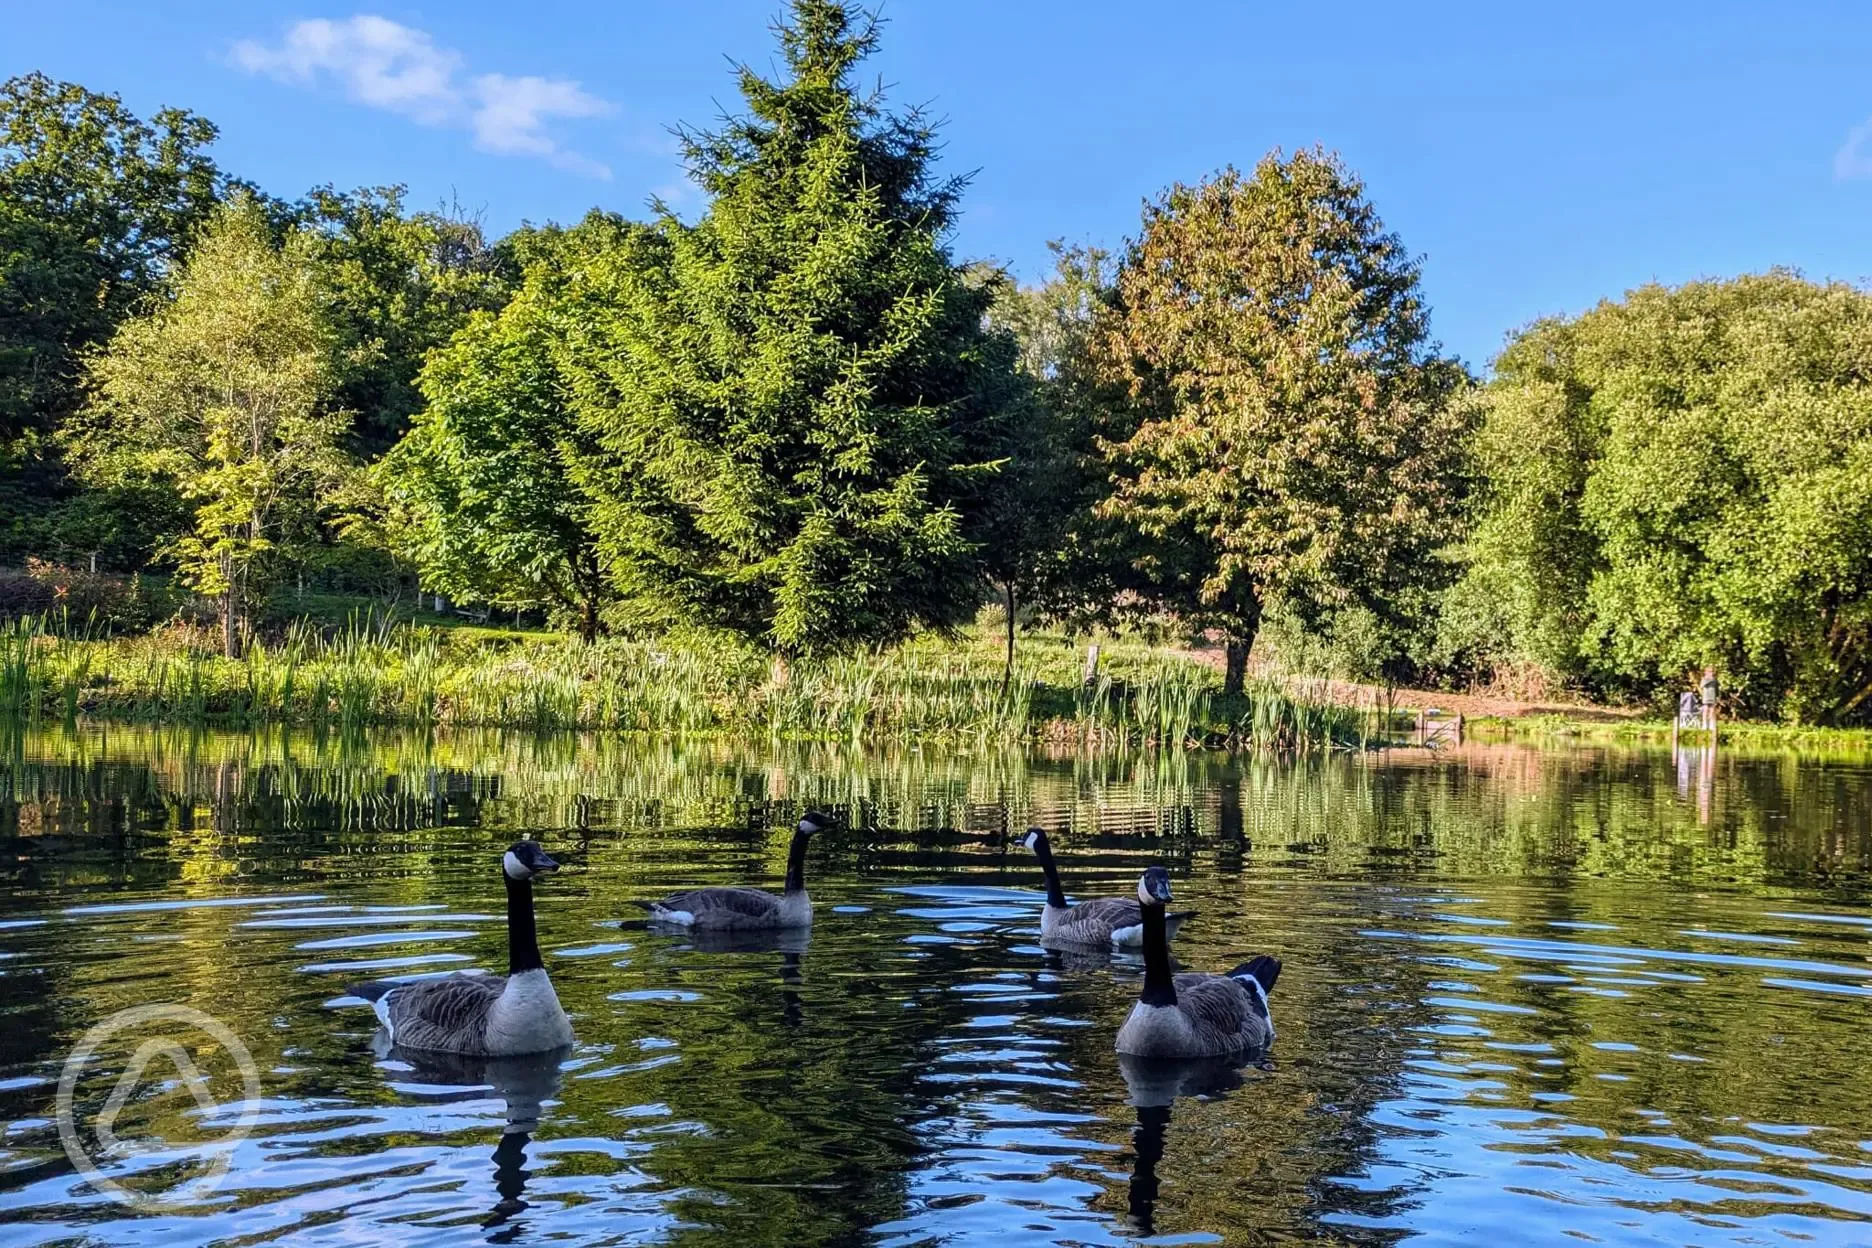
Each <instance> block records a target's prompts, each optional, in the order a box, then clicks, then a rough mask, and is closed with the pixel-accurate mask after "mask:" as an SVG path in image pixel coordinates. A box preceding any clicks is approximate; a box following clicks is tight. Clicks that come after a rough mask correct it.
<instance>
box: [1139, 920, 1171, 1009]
mask: <svg viewBox="0 0 1872 1248" xmlns="http://www.w3.org/2000/svg"><path fill="white" fill-rule="evenodd" d="M1138 909H1139V910H1140V911H1142V912H1143V916H1144V991H1143V992H1141V993H1139V994H1138V1000H1140V1001H1142V1002H1143V1003H1144V1004H1145V1005H1175V1004H1176V1003H1177V995H1176V980H1175V979H1173V978H1172V977H1171V975H1170V936H1169V933H1168V932H1167V931H1166V930H1165V928H1164V907H1163V903H1162V902H1161V901H1160V902H1157V903H1156V904H1155V905H1148V906H1139V907H1138Z"/></svg>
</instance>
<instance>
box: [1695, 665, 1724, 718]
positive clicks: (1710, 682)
mask: <svg viewBox="0 0 1872 1248" xmlns="http://www.w3.org/2000/svg"><path fill="white" fill-rule="evenodd" d="M1697 692H1698V694H1699V696H1700V700H1701V701H1702V703H1703V731H1704V732H1708V733H1714V732H1715V731H1716V700H1717V698H1718V697H1719V696H1720V695H1721V693H1722V690H1721V689H1720V688H1719V687H1718V686H1717V684H1716V669H1715V668H1714V667H1705V668H1704V669H1703V683H1702V684H1701V685H1700V686H1699V687H1698V690H1697Z"/></svg>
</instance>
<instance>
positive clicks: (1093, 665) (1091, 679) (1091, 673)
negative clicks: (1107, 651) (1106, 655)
mask: <svg viewBox="0 0 1872 1248" xmlns="http://www.w3.org/2000/svg"><path fill="white" fill-rule="evenodd" d="M1098 664H1099V648H1098V642H1096V641H1095V642H1093V643H1092V644H1091V645H1089V646H1087V647H1086V661H1085V675H1084V676H1081V677H1080V678H1079V683H1080V684H1082V685H1091V684H1093V683H1095V682H1096V681H1097V680H1098Z"/></svg>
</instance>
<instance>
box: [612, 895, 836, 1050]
mask: <svg viewBox="0 0 1872 1248" xmlns="http://www.w3.org/2000/svg"><path fill="white" fill-rule="evenodd" d="M619 926H620V927H622V926H624V925H623V924H619ZM648 930H649V931H651V932H657V933H661V932H667V931H668V930H669V929H668V928H667V927H666V926H665V925H663V924H659V923H656V922H654V921H652V922H651V923H650V924H649V925H648ZM811 944H812V929H811V928H810V927H794V928H729V929H726V930H718V931H709V930H706V929H690V930H683V931H682V944H680V945H678V946H677V948H679V949H688V950H693V951H694V952H696V953H778V954H779V955H780V1005H781V1020H782V1021H783V1022H785V1023H786V1025H787V1026H789V1027H797V1026H799V1024H800V1018H801V1016H802V1013H803V1011H802V1009H801V1006H800V994H799V986H800V981H801V975H800V970H801V968H802V967H803V966H804V965H805V962H806V950H807V948H808V947H809V946H811Z"/></svg>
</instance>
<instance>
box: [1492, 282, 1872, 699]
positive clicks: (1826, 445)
mask: <svg viewBox="0 0 1872 1248" xmlns="http://www.w3.org/2000/svg"><path fill="white" fill-rule="evenodd" d="M1495 367H1496V377H1495V380H1494V382H1493V383H1492V384H1491V385H1490V386H1489V387H1488V389H1487V391H1486V400H1487V424H1486V426H1485V430H1484V435H1483V440H1482V446H1483V448H1484V454H1485V456H1486V462H1487V468H1488V472H1489V493H1488V496H1487V503H1486V507H1485V510H1484V513H1483V519H1482V522H1481V525H1480V526H1479V528H1478V531H1477V535H1476V539H1475V542H1474V547H1473V552H1472V554H1473V564H1472V567H1471V570H1470V571H1469V573H1468V575H1467V577H1466V579H1465V582H1464V585H1463V586H1462V587H1461V595H1460V600H1462V601H1473V600H1474V599H1476V598H1478V597H1480V596H1482V595H1484V594H1493V595H1495V596H1496V597H1497V598H1498V599H1499V600H1500V601H1501V602H1503V603H1505V604H1506V607H1505V609H1504V611H1503V612H1502V615H1503V617H1504V618H1503V620H1502V627H1503V631H1504V632H1505V634H1506V636H1505V637H1503V638H1502V642H1503V645H1502V649H1503V650H1505V651H1506V652H1507V653H1509V654H1510V655H1518V656H1523V657H1529V658H1533V659H1535V660H1537V661H1540V662H1542V663H1543V664H1546V665H1548V666H1550V667H1551V668H1552V669H1554V670H1555V671H1556V672H1557V673H1558V674H1560V675H1561V676H1563V677H1567V678H1571V679H1575V680H1579V681H1581V682H1583V683H1586V684H1588V685H1590V686H1593V687H1596V688H1599V689H1602V690H1607V691H1614V692H1623V693H1629V694H1637V695H1641V696H1642V695H1656V694H1660V693H1665V692H1668V691H1670V690H1673V689H1676V688H1681V687H1683V686H1682V682H1683V679H1684V677H1685V675H1686V674H1687V673H1689V672H1692V671H1695V670H1697V669H1700V668H1701V667H1702V666H1703V665H1704V664H1706V663H1714V664H1715V665H1717V667H1718V668H1719V669H1720V670H1721V671H1722V673H1723V676H1724V683H1725V685H1726V686H1727V687H1728V688H1729V690H1730V691H1731V696H1732V697H1733V699H1734V700H1733V702H1732V705H1735V706H1738V707H1740V708H1742V709H1744V710H1749V711H1754V712H1758V713H1764V714H1777V715H1780V716H1782V717H1784V718H1787V719H1790V720H1796V721H1808V722H1813V721H1820V722H1847V721H1850V720H1854V719H1858V720H1862V721H1864V720H1872V487H1869V486H1868V483H1869V482H1872V380H1868V379H1869V378H1872V294H1868V293H1867V292H1865V291H1863V290H1859V289H1856V288H1854V287H1851V286H1847V285H1844V284H1841V283H1832V284H1828V285H1818V284H1815V283H1812V282H1808V281H1805V280H1803V279H1802V278H1800V277H1799V276H1798V275H1797V274H1794V273H1789V272H1783V271H1777V272H1773V273H1768V274H1762V275H1756V276H1748V277H1741V278H1736V279H1734V280H1731V281H1721V282H1693V283H1690V284H1688V285H1685V286H1681V287H1676V288H1665V287H1661V286H1645V287H1641V288H1639V289H1637V290H1634V291H1632V292H1630V293H1629V294H1628V295H1627V296H1626V297H1625V299H1624V300H1622V301H1620V302H1616V303H1612V302H1608V303H1603V304H1601V305H1600V306H1599V307H1597V308H1595V309H1593V310H1592V311H1590V312H1588V313H1586V314H1585V315H1584V316H1581V317H1578V318H1576V319H1573V320H1550V321H1542V322H1539V323H1537V324H1535V325H1533V326H1531V327H1530V328H1529V329H1527V330H1526V331H1524V332H1523V333H1522V334H1520V335H1519V336H1517V338H1516V339H1515V340H1514V341H1513V342H1511V343H1510V344H1509V346H1508V347H1507V348H1506V349H1505V350H1504V351H1503V352H1502V354H1501V357H1500V358H1499V359H1498V360H1497V361H1496V366H1495Z"/></svg>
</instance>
